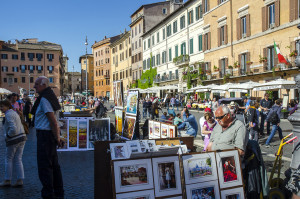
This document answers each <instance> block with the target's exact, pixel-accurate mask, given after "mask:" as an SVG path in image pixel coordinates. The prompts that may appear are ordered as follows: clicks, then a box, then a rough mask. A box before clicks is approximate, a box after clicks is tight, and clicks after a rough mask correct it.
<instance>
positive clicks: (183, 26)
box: [180, 15, 185, 29]
mask: <svg viewBox="0 0 300 199" xmlns="http://www.w3.org/2000/svg"><path fill="white" fill-rule="evenodd" d="M183 28H185V15H183V16H182V17H180V29H183Z"/></svg>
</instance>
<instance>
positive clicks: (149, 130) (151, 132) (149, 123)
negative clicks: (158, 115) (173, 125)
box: [148, 120, 154, 139]
mask: <svg viewBox="0 0 300 199" xmlns="http://www.w3.org/2000/svg"><path fill="white" fill-rule="evenodd" d="M153 131H154V129H153V120H149V121H148V133H149V139H152V138H153V137H154V132H153Z"/></svg>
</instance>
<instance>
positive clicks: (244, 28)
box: [241, 17, 247, 38]
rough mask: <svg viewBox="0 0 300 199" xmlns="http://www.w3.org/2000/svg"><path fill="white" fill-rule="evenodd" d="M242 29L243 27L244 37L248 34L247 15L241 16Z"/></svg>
mask: <svg viewBox="0 0 300 199" xmlns="http://www.w3.org/2000/svg"><path fill="white" fill-rule="evenodd" d="M241 29H242V37H243V38H244V37H246V36H247V24H246V17H242V18H241Z"/></svg>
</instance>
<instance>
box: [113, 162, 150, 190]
mask: <svg viewBox="0 0 300 199" xmlns="http://www.w3.org/2000/svg"><path fill="white" fill-rule="evenodd" d="M114 174H115V176H114V179H115V189H116V193H122V192H130V191H139V190H145V189H153V176H152V165H151V159H139V160H127V161H114Z"/></svg>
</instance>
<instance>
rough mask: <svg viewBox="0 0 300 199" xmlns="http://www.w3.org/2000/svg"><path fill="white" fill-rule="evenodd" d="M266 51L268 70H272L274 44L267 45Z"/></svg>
mask: <svg viewBox="0 0 300 199" xmlns="http://www.w3.org/2000/svg"><path fill="white" fill-rule="evenodd" d="M267 51H268V70H272V69H273V67H274V65H275V64H274V63H275V60H274V59H275V56H274V46H271V47H269V48H268V49H267Z"/></svg>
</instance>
